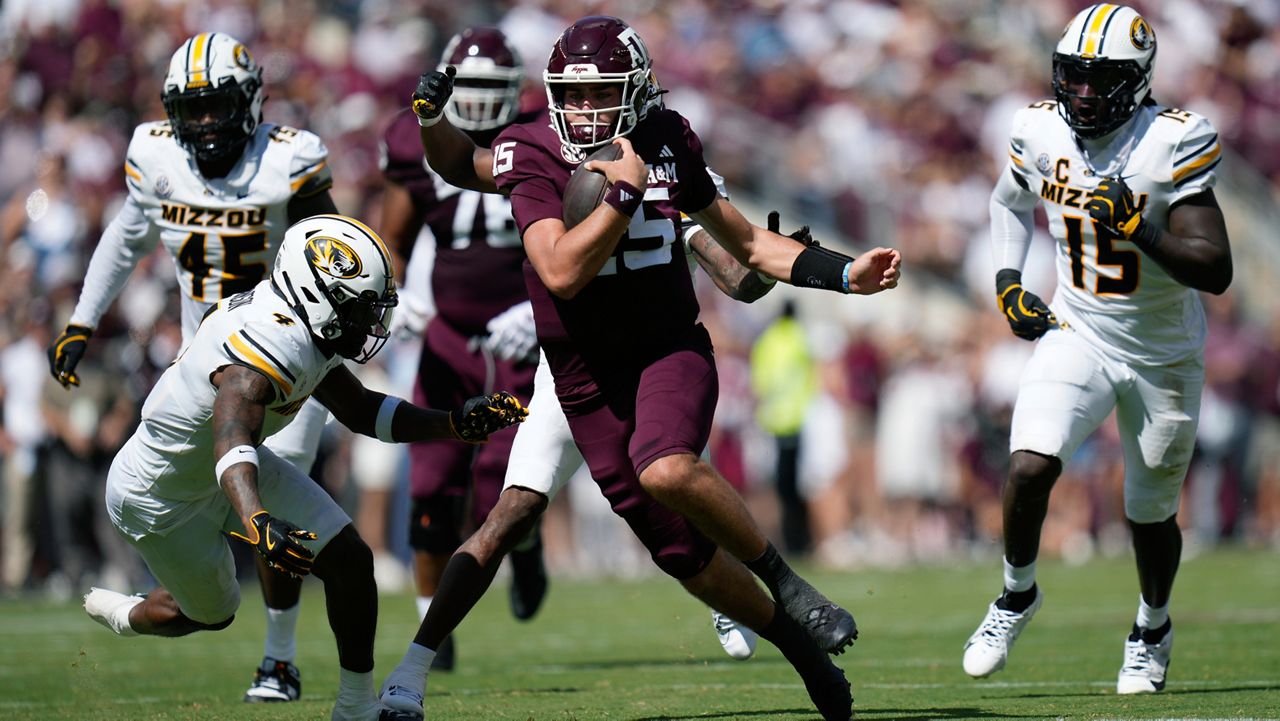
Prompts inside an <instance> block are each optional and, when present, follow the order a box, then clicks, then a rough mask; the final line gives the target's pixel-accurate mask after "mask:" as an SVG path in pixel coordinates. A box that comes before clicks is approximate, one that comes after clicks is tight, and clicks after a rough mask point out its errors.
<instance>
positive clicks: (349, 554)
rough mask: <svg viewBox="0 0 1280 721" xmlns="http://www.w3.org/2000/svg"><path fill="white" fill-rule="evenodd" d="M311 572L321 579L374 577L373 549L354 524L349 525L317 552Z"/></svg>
mask: <svg viewBox="0 0 1280 721" xmlns="http://www.w3.org/2000/svg"><path fill="white" fill-rule="evenodd" d="M311 572H312V573H314V574H315V576H316V577H317V578H319V579H321V580H327V579H329V578H334V577H335V576H339V575H341V576H343V577H347V578H353V577H355V578H365V577H368V578H372V577H373V551H372V550H371V549H370V548H369V544H367V543H365V542H364V539H363V538H361V537H360V534H359V533H357V532H356V529H355V527H354V526H351V525H347V526H345V527H344V528H343V529H342V530H341V531H338V535H336V536H334V537H333V539H332V540H330V541H329V542H328V543H326V544H325V546H324V548H322V549H320V553H318V554H316V561H315V564H314V565H313V566H312V567H311Z"/></svg>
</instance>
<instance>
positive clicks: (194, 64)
mask: <svg viewBox="0 0 1280 721" xmlns="http://www.w3.org/2000/svg"><path fill="white" fill-rule="evenodd" d="M212 35H213V34H212V33H200V34H199V35H197V36H196V38H195V40H193V41H192V42H191V71H190V72H189V73H188V77H189V78H190V79H189V80H188V81H187V87H188V88H202V87H204V86H206V85H208V84H209V73H208V71H209V58H208V49H209V38H210V37H212Z"/></svg>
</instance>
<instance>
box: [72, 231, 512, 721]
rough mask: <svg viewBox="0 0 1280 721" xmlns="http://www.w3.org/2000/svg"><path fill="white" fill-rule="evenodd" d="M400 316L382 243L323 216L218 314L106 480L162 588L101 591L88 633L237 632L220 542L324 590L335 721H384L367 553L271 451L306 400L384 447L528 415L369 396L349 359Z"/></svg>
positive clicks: (472, 431) (492, 404)
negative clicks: (240, 544) (244, 548)
mask: <svg viewBox="0 0 1280 721" xmlns="http://www.w3.org/2000/svg"><path fill="white" fill-rule="evenodd" d="M396 303H397V298H396V293H395V284H394V279H393V275H392V261H391V256H390V254H389V253H388V252H387V249H386V246H385V245H383V243H382V240H381V238H379V237H378V236H377V235H376V234H374V232H373V231H371V230H369V229H368V228H367V227H365V226H364V225H363V224H362V223H360V222H358V221H355V220H353V219H351V218H347V217H344V216H340V215H319V216H314V217H312V218H308V219H306V220H303V221H301V222H299V223H297V224H295V225H293V226H292V227H290V228H289V230H288V231H287V232H286V233H285V237H284V241H283V244H282V246H281V248H280V253H279V255H278V256H277V258H276V262H275V268H274V270H273V272H272V274H271V277H270V279H268V280H264V281H262V282H260V283H258V284H257V285H256V286H254V287H253V288H251V289H249V290H247V291H244V292H242V293H239V294H236V295H233V296H230V297H229V298H224V299H222V300H220V301H219V302H218V303H216V304H215V305H214V306H212V307H211V309H210V311H209V312H208V313H207V314H206V316H205V318H204V320H203V321H202V322H201V324H200V326H199V328H198V329H197V331H196V333H195V335H194V336H193V337H192V339H191V342H190V343H189V344H188V345H187V346H186V348H185V349H184V350H183V352H182V354H181V355H180V356H179V357H178V359H177V360H176V361H175V362H174V363H173V365H171V366H169V368H168V369H167V370H166V371H165V372H164V375H162V376H161V378H160V380H159V381H158V382H157V383H156V387H155V388H154V389H153V390H152V392H151V394H150V395H149V396H148V398H147V400H146V402H145V403H144V405H143V409H142V422H141V424H140V425H139V427H138V429H137V431H136V432H135V433H134V435H133V437H131V438H130V439H129V441H128V442H127V443H126V444H125V446H124V447H123V448H122V449H121V451H120V452H119V454H117V456H116V458H115V460H114V461H113V462H112V465H111V470H110V472H109V473H108V477H107V510H108V513H109V514H110V516H111V520H112V523H113V524H114V525H115V526H116V528H117V529H118V530H119V531H120V532H121V533H122V534H123V535H124V536H125V537H126V538H127V539H129V541H130V543H131V544H132V545H133V547H134V548H135V549H137V551H138V552H139V553H140V554H141V555H142V557H143V559H144V560H145V561H146V562H147V566H148V567H149V568H150V569H151V572H152V573H153V574H154V575H155V577H156V579H157V580H158V581H159V582H160V583H161V584H162V585H161V587H160V588H157V589H155V590H153V591H152V592H151V593H150V594H148V595H147V596H146V597H145V598H142V597H139V596H127V595H124V594H121V593H116V592H114V591H109V590H105V589H98V588H95V589H93V590H91V591H90V592H89V594H87V595H86V596H85V610H86V611H87V612H88V613H89V615H90V616H91V617H92V618H93V619H94V620H96V621H98V622H99V623H102V624H103V625H105V626H107V627H108V628H110V629H112V630H113V631H115V632H116V633H117V634H120V635H125V636H131V635H135V634H151V635H160V636H184V635H187V634H190V633H193V632H195V631H203V630H219V629H222V628H225V627H227V626H228V625H229V624H230V623H231V621H232V620H233V618H234V614H235V611H236V608H237V606H238V605H239V601H240V597H239V596H240V592H239V585H238V583H237V581H236V578H235V563H234V561H233V559H232V555H231V549H230V548H229V546H228V541H227V539H226V537H224V535H223V534H224V533H225V534H227V535H230V536H233V537H235V538H238V539H240V540H242V541H245V542H247V543H249V544H250V545H252V546H254V548H255V549H256V550H257V551H258V554H259V555H260V556H261V557H262V558H263V559H264V560H265V561H266V562H267V564H268V565H269V566H270V567H271V568H272V569H273V571H272V572H275V573H280V574H287V575H290V576H293V577H297V578H300V577H302V576H304V575H306V574H307V573H310V572H314V573H315V575H316V576H317V577H318V578H320V579H321V580H322V581H324V584H325V600H326V607H327V609H328V614H329V623H330V626H331V627H332V628H333V631H334V636H335V637H336V639H337V642H338V657H339V663H340V665H341V667H342V670H341V674H340V683H339V688H338V699H337V703H336V704H335V706H334V709H333V715H332V716H333V718H334V719H375V718H378V717H379V714H380V712H381V711H382V709H381V707H380V706H379V704H378V703H377V700H376V698H375V696H374V687H373V678H372V671H373V639H374V631H375V626H376V622H377V589H376V587H375V584H374V580H373V556H372V552H371V551H370V550H369V547H368V546H366V545H365V543H364V541H362V540H361V539H360V537H359V535H358V534H357V533H356V531H355V528H354V527H353V526H352V525H351V520H350V519H349V518H348V517H347V515H346V514H345V513H344V512H343V511H342V509H341V508H340V507H339V506H338V504H337V503H336V502H335V501H334V500H333V499H332V498H330V497H329V495H328V494H327V493H326V492H325V491H324V490H323V489H322V488H320V487H319V486H318V485H316V484H315V483H314V482H312V481H311V479H310V478H308V477H307V475H306V474H305V473H304V472H303V471H302V470H300V469H298V468H297V467H296V466H294V465H293V464H291V463H289V462H288V461H285V460H283V459H281V458H280V457H279V456H278V455H277V454H275V453H274V452H272V451H271V449H270V448H268V447H266V446H265V445H261V442H262V439H263V438H265V437H267V436H270V435H271V434H272V433H275V432H276V431H279V430H280V429H281V428H284V427H287V425H288V424H289V422H290V421H291V420H293V418H294V417H295V416H296V415H297V413H298V410H299V408H301V407H302V405H303V404H304V403H306V402H307V399H308V398H310V397H311V396H312V395H313V394H314V396H315V398H316V399H317V400H319V401H320V402H321V403H322V404H323V405H324V406H325V407H326V408H328V409H329V410H331V411H332V412H333V414H334V415H335V417H336V418H337V419H338V420H339V421H340V422H341V423H343V424H344V425H346V426H347V427H348V428H350V429H352V430H353V431H355V432H357V433H362V434H364V435H368V436H372V437H375V438H378V439H380V440H382V441H384V442H388V443H392V442H411V441H420V440H425V439H435V438H452V439H456V440H459V441H465V442H469V443H479V442H483V441H484V440H486V439H487V438H488V436H489V434H491V433H492V432H494V431H496V430H499V429H501V428H505V427H507V426H509V425H511V424H513V423H517V422H519V421H520V420H522V419H523V418H524V415H525V414H526V413H527V411H526V410H525V409H524V408H523V407H522V406H521V405H520V403H519V401H517V400H516V399H515V397H514V396H511V395H510V394H507V393H503V392H498V393H494V394H492V395H489V396H481V397H477V398H473V399H470V400H468V401H467V402H466V403H465V404H464V405H463V406H462V408H461V409H458V410H454V411H439V410H428V409H424V408H419V407H417V406H414V405H413V404H411V403H408V402H405V401H402V400H400V399H398V398H393V397H388V396H385V395H383V394H381V393H377V392H374V391H370V390H368V389H366V388H364V387H363V386H362V385H361V384H360V382H359V381H358V380H357V379H356V377H355V376H354V375H353V374H352V373H351V371H350V370H349V369H347V367H346V366H345V365H343V361H344V360H348V359H349V360H353V361H355V362H357V363H364V362H366V361H368V360H369V359H370V358H372V357H373V356H374V354H376V353H377V352H378V350H380V349H381V347H382V345H383V344H384V343H385V342H386V340H387V338H388V337H389V335H390V330H389V326H390V320H391V315H392V312H393V310H394V308H395V306H396Z"/></svg>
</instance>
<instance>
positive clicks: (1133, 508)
mask: <svg viewBox="0 0 1280 721" xmlns="http://www.w3.org/2000/svg"><path fill="white" fill-rule="evenodd" d="M1177 514H1178V494H1173V495H1172V496H1169V497H1164V498H1154V497H1152V498H1125V499H1124V517H1125V518H1127V519H1128V520H1129V522H1130V523H1135V524H1138V525H1140V526H1150V525H1156V524H1161V523H1167V522H1169V521H1171V520H1175V519H1176V518H1177Z"/></svg>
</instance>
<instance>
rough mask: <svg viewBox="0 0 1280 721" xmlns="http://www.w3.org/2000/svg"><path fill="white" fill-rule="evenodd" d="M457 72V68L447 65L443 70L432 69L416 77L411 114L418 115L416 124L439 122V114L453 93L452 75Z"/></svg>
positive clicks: (425, 126)
mask: <svg viewBox="0 0 1280 721" xmlns="http://www.w3.org/2000/svg"><path fill="white" fill-rule="evenodd" d="M457 74H458V70H457V68H455V67H453V66H452V65H449V66H447V67H446V68H445V69H444V72H440V71H439V70H432V71H431V72H429V73H423V74H422V77H419V78H418V87H417V89H416V90H414V91H413V114H414V115H417V116H418V125H421V126H422V127H424V128H429V127H431V126H432V125H435V124H436V123H438V122H440V114H441V113H443V112H444V106H445V105H447V104H448V103H449V96H451V95H453V76H454V75H457Z"/></svg>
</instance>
